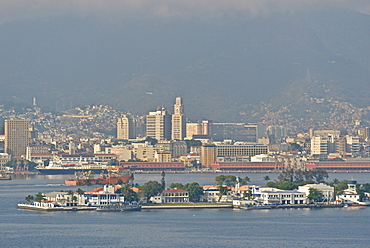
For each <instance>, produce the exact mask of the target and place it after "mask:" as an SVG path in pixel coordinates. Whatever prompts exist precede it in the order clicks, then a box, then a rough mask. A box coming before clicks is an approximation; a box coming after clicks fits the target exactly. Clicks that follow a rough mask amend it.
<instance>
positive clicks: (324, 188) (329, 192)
mask: <svg viewBox="0 0 370 248" xmlns="http://www.w3.org/2000/svg"><path fill="white" fill-rule="evenodd" d="M310 188H313V189H317V190H320V191H321V192H322V194H323V195H324V201H326V202H333V201H335V193H334V187H331V186H329V185H326V184H323V183H320V184H306V185H303V186H298V191H299V192H303V193H305V195H306V196H307V197H308V195H309V194H310Z"/></svg>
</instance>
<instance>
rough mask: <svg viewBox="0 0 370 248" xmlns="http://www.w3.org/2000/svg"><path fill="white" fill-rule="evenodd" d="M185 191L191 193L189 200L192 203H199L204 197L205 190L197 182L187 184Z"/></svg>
mask: <svg viewBox="0 0 370 248" xmlns="http://www.w3.org/2000/svg"><path fill="white" fill-rule="evenodd" d="M183 189H184V190H186V191H188V192H189V198H190V201H192V202H198V201H199V199H200V197H201V196H202V195H203V188H202V187H201V186H200V185H199V184H198V183H196V182H193V183H187V184H185V186H184V187H183Z"/></svg>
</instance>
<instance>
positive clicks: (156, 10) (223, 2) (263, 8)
mask: <svg viewBox="0 0 370 248" xmlns="http://www.w3.org/2000/svg"><path fill="white" fill-rule="evenodd" d="M322 8H324V9H327V8H329V9H330V8H344V9H351V10H355V11H358V12H362V13H365V14H370V1H369V0H244V1H243V0H104V1H103V0H58V1H55V0H1V1H0V23H3V22H9V21H17V20H27V19H36V18H42V17H50V16H59V15H66V14H67V15H68V14H70V15H71V14H72V15H78V16H98V17H102V18H110V19H125V18H128V19H133V18H171V17H177V18H193V17H200V18H217V17H218V16H222V15H224V14H228V13H233V12H235V11H236V12H238V13H242V14H245V15H246V16H250V17H254V16H259V15H268V14H270V13H274V12H279V13H291V12H297V11H301V10H307V9H313V10H316V9H322Z"/></svg>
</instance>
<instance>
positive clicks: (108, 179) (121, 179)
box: [64, 169, 132, 185]
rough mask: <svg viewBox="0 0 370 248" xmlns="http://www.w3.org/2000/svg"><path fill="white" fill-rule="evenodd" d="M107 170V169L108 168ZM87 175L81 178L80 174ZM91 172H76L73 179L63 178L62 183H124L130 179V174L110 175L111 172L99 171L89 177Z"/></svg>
mask: <svg viewBox="0 0 370 248" xmlns="http://www.w3.org/2000/svg"><path fill="white" fill-rule="evenodd" d="M108 170H109V169H108ZM81 174H82V175H87V174H89V175H90V176H85V178H81V176H80V175H81ZM91 174H92V172H90V171H89V172H82V173H81V172H76V173H75V175H76V178H73V179H66V180H64V184H66V185H86V184H87V183H88V182H89V184H91V185H96V184H98V185H104V184H118V183H121V184H125V183H128V182H129V181H130V179H131V177H132V176H131V175H112V174H111V173H108V174H104V173H101V174H100V176H99V177H98V178H91Z"/></svg>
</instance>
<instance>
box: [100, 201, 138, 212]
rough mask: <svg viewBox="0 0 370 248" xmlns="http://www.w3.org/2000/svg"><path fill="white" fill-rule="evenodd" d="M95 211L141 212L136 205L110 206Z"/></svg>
mask: <svg viewBox="0 0 370 248" xmlns="http://www.w3.org/2000/svg"><path fill="white" fill-rule="evenodd" d="M96 211H102V212H128V211H141V205H138V204H119V203H117V204H111V205H104V206H99V207H97V208H96Z"/></svg>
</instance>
